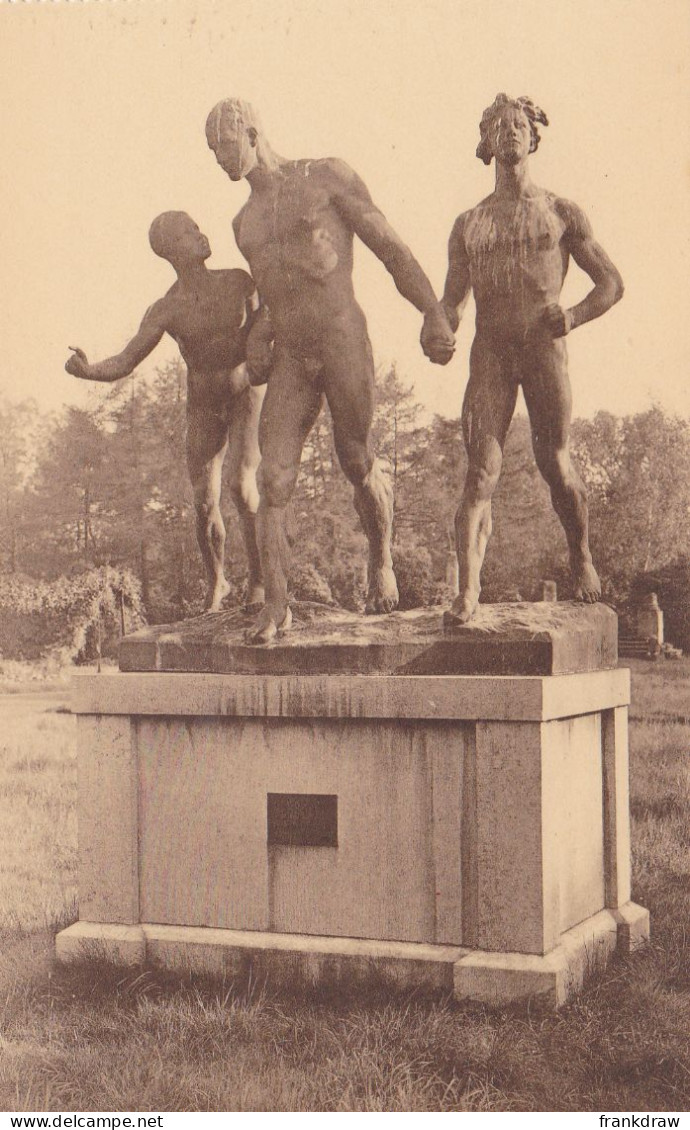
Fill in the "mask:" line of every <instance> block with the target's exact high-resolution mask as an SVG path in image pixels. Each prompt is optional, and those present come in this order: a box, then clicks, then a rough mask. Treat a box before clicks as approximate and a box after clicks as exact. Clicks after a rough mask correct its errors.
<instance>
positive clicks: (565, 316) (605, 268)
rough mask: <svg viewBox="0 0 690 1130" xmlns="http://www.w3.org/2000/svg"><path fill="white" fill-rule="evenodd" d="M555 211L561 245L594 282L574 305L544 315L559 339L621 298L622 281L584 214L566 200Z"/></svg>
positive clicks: (597, 315) (554, 334)
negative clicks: (561, 229)
mask: <svg viewBox="0 0 690 1130" xmlns="http://www.w3.org/2000/svg"><path fill="white" fill-rule="evenodd" d="M559 212H560V214H561V216H562V217H563V219H564V220H565V222H566V229H565V233H564V236H563V238H564V240H565V246H566V247H567V249H568V251H569V252H570V254H571V255H572V257H573V259H574V260H575V262H576V263H577V265H578V267H580V268H581V269H582V270H583V271H585V273H586V274H588V275H589V277H590V279H591V280H592V282H593V283H594V286H593V287H592V289H591V290H590V292H589V294H588V295H586V296H585V298H583V300H582V302H579V303H578V304H577V306H571V307H570V309H569V310H563V309H562V308H561V307H560V306H550V307H549V308H548V310H547V311H546V313H545V315H544V316H545V318H546V321H547V324H548V326H549V329H550V330H551V332H552V334H553V336H554V337H563V336H564V335H565V334H567V333H569V332H570V330H574V329H576V328H577V327H578V326H581V325H582V323H583V322H591V321H592V319H593V318H600V317H601V315H602V314H605V313H606V311H607V310H610V308H611V307H612V306H613V305H614V304H615V303H616V302H618V301H619V300H620V299H621V298H622V297H623V290H624V287H623V280H622V278H621V276H620V274H619V272H618V271H617V269H616V267H615V266H614V265H613V263H612V262H611V260H610V259H609V257H608V255H607V254H606V252H605V251H604V249H603V247H601V245H600V244H598V243H597V241H596V240H595V238H594V235H593V234H592V228H591V226H590V223H589V220H588V219H587V217H586V216H585V214H584V212H583V211H582V210H581V209H580V208H578V207H577V205H576V204H572V203H570V201H566V200H562V201H559Z"/></svg>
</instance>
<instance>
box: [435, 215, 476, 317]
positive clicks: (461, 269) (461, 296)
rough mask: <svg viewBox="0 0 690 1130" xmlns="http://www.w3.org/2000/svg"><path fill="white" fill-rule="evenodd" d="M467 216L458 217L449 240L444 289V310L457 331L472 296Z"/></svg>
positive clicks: (442, 300)
mask: <svg viewBox="0 0 690 1130" xmlns="http://www.w3.org/2000/svg"><path fill="white" fill-rule="evenodd" d="M465 216H466V213H463V215H462V216H458V218H457V220H456V221H455V223H454V224H453V230H452V232H451V233H450V239H449V240H448V274H447V275H446V285H445V287H444V289H443V298H442V299H441V302H442V303H443V308H444V310H445V312H446V317H447V318H448V321H449V322H450V325H451V328H452V329H453V330H457V328H458V326H459V325H460V319H461V317H462V312H463V310H464V309H465V306H466V305H467V299H468V298H469V296H470V288H471V284H470V264H469V260H468V258H467V250H466V248H465Z"/></svg>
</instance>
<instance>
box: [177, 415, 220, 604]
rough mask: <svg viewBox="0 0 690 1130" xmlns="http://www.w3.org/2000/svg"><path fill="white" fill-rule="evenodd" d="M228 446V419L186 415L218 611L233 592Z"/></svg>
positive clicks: (203, 546)
mask: <svg viewBox="0 0 690 1130" xmlns="http://www.w3.org/2000/svg"><path fill="white" fill-rule="evenodd" d="M227 446H228V428H227V422H226V421H225V419H224V418H223V417H222V416H220V415H216V414H215V413H211V412H208V411H207V410H206V409H200V408H191V409H189V410H188V415H187V466H188V468H189V477H190V480H191V483H192V489H193V491H194V509H195V511H196V537H197V542H198V544H199V551H200V553H201V559H202V561H203V563H204V569H205V571H206V576H207V581H208V590H207V596H206V605H205V607H206V610H207V611H208V612H217V611H218V609H219V608H220V606H221V603H222V601H223V599H224V597H226V596H227V594H228V593H229V591H230V586H229V584H228V582H227V581H226V579H225V571H224V562H225V526H224V524H223V517H222V515H221V512H220V491H221V476H222V471H223V460H224V458H225V452H226V450H227Z"/></svg>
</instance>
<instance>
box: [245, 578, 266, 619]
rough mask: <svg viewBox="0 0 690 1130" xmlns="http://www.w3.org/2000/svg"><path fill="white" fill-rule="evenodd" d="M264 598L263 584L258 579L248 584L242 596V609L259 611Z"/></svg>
mask: <svg viewBox="0 0 690 1130" xmlns="http://www.w3.org/2000/svg"><path fill="white" fill-rule="evenodd" d="M265 600H266V594H265V593H264V586H263V585H262V584H261V583H260V582H259V581H256V582H255V583H253V584H252V583H250V584H248V585H247V592H246V594H245V598H244V611H245V612H260V611H261V609H262V608H263V606H264V602H265Z"/></svg>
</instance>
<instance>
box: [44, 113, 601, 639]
mask: <svg viewBox="0 0 690 1130" xmlns="http://www.w3.org/2000/svg"><path fill="white" fill-rule="evenodd" d="M540 124H541V125H547V124H548V123H547V119H546V116H545V114H544V113H543V111H541V110H540V109H539V108H538V107H536V106H535V105H534V104H533V103H532V102H531V101H530V100H529V99H527V98H519V99H511V98H508V97H507V96H506V95H505V94H499V95H498V96H497V97H496V99H495V100H494V102H493V104H492V105H491V106H490V107H489V108H488V109H487V110H486V111H485V112H484V115H483V117H482V120H481V125H480V143H479V147H478V149H477V156H478V157H480V159H482V160H483V161H484V162H485V164H487V165H488V164H490V163H491V161H492V160H494V161H495V166H496V184H495V189H494V192H493V193H491V195H490V196H488V197H487V198H486V199H485V200H483V201H482V202H481V203H480V204H478V205H477V206H476V207H475V208H472V209H470V210H469V211H468V212H465V213H463V214H462V215H461V216H459V217H458V219H457V220H456V222H455V225H454V227H453V230H452V232H451V236H450V241H449V264H448V274H447V278H446V283H445V288H444V293H443V298H442V300H441V302H438V301H437V299H436V296H435V294H434V291H433V289H432V287H431V284H430V282H429V280H428V279H427V277H426V275H425V274H424V272H423V270H422V269H421V267H420V266H419V264H418V263H417V261H416V259H415V258H414V256H413V255H412V253H411V251H410V250H409V248H408V247H407V246H406V245H405V244H404V243H403V242H402V240H401V239H400V238H399V237H398V235H397V234H396V233H395V231H393V229H392V228H391V226H390V225H389V224H388V222H387V221H386V219H385V217H384V215H383V214H382V212H381V211H380V210H379V209H378V208H377V207H376V205H375V204H374V203H373V201H372V200H371V197H370V196H369V193H368V191H367V189H366V186H365V185H364V183H363V182H362V181H361V180H360V178H359V177H358V176H357V174H356V173H355V172H353V170H352V169H350V168H349V167H348V166H347V165H346V164H345V163H344V162H343V161H339V160H337V159H334V158H326V159H321V160H297V161H293V160H286V159H285V158H283V157H280V156H279V155H278V154H277V153H276V152H275V151H274V150H273V149H272V147H271V146H270V144H269V143H268V140H267V139H266V136H265V134H264V132H263V129H262V127H261V124H260V122H259V119H258V117H257V115H256V113H255V111H254V109H253V108H252V107H251V106H250V105H249V103H247V102H244V101H241V100H240V99H235V98H232V99H225V100H224V101H222V102H220V103H218V105H217V106H215V107H214V109H213V110H212V111H211V113H210V114H209V117H208V120H207V123H206V137H207V141H208V145H209V147H210V149H211V150H212V151H213V153H214V154H215V157H216V160H217V161H218V164H219V165H220V167H221V168H222V169H223V170H224V172H225V173H226V174H227V176H228V177H229V178H230V179H231V180H232V181H239V180H241V179H243V178H244V179H246V180H247V181H248V183H249V186H250V196H249V199H248V201H247V203H246V204H245V205H244V207H243V208H242V209H241V211H240V212H239V214H238V215H237V216H236V217H235V220H234V222H233V227H234V232H235V237H236V240H237V245H238V247H239V249H240V251H241V252H242V254H243V255H244V257H245V258H246V260H247V262H248V264H249V268H250V271H251V276H252V277H251V278H250V276H249V275H248V274H246V272H244V271H239V270H234V271H209V270H208V269H207V268H206V265H205V260H206V259H207V258H208V256H209V255H210V247H209V245H208V241H207V240H206V237H205V236H203V235H201V233H200V232H199V229H198V227H197V226H196V224H195V223H194V222H193V221H192V220H191V219H190V218H189V217H188V216H186V214H185V213H180V212H168V213H164V214H163V215H162V216H159V217H158V218H157V219H156V220H154V223H153V224H152V227H151V232H150V242H151V246H152V249H153V250H154V251H155V252H156V253H157V254H159V255H162V256H163V257H164V258H166V259H168V261H169V262H170V263H171V265H172V266H173V268H174V269H175V271H176V273H177V281H176V283H175V284H174V285H173V287H172V288H171V289H170V290H169V291H168V293H167V294H166V295H165V296H164V297H163V298H162V299H160V300H159V301H158V302H156V303H154V305H153V306H152V307H151V308H150V309H149V310H148V311H147V313H146V315H145V316H144V319H143V321H142V324H141V327H140V329H139V331H138V333H137V334H136V335H135V337H134V338H133V339H132V341H131V342H130V343H129V344H128V345H127V346H126V347H125V349H124V350H123V351H122V353H120V354H119V355H117V356H116V357H113V358H110V359H108V360H107V361H103V362H101V363H100V364H89V363H88V361H87V359H86V357H85V355H84V353H83V352H82V351H81V350H75V351H74V353H73V355H72V356H71V357H70V359H69V360H68V362H67V365H66V368H67V371H68V372H70V373H72V374H73V375H74V376H77V377H81V378H84V379H87V380H100V381H111V380H117V379H118V378H120V377H123V376H126V375H127V374H129V373H131V372H132V370H133V369H134V368H135V367H136V365H137V364H139V362H140V361H141V360H142V359H143V358H144V357H145V356H146V355H147V354H148V353H149V352H150V351H151V350H152V349H153V347H154V346H155V345H156V343H157V342H158V341H159V340H160V338H161V336H162V335H163V333H165V332H167V333H169V334H170V335H171V336H172V337H173V338H174V339H175V341H176V342H177V343H178V345H179V348H180V352H181V354H182V356H183V359H184V360H185V362H186V364H187V368H188V374H189V376H188V406H187V409H188V433H187V459H188V466H189V473H190V478H191V482H192V485H193V489H194V499H195V507H196V515H197V538H198V542H199V548H200V551H201V555H202V559H203V561H204V565H205V568H206V572H207V576H208V599H207V608H208V609H209V610H210V611H215V610H217V609H218V608H219V607H220V604H221V602H222V600H223V598H224V596H225V595H226V594H227V591H228V585H227V581H226V580H225V575H224V565H223V553H224V541H225V532H224V527H223V521H222V518H221V514H220V508H219V501H220V481H221V470H222V465H223V460H224V459H225V458H226V457H227V458H228V459H229V461H230V465H231V474H230V486H231V491H232V496H233V501H234V502H235V505H236V506H237V509H238V512H239V515H240V518H241V522H242V529H243V533H244V538H245V544H246V549H247V556H248V561H249V585H248V591H247V603H248V604H249V605H250V606H258V607H259V612H258V617H257V619H256V621H255V623H254V625H253V627H252V629H251V630H250V632H249V634H248V641H249V642H251V643H257V644H260V643H267V642H268V641H270V640H271V639H272V638H273V637H275V636H276V635H277V634H278V633H280V632H282V631H284V630H286V629H287V628H288V627H289V624H290V608H289V604H288V587H287V581H288V570H289V561H288V557H289V554H288V540H287V536H286V530H285V512H286V507H287V505H288V502H289V500H290V497H291V495H292V492H293V490H294V487H295V483H296V479H297V475H298V471H299V465H300V458H301V453H302V448H303V445H304V443H305V441H306V438H307V436H308V434H309V431H310V429H311V428H312V426H313V424H314V422H315V420H316V418H317V416H318V414H319V412H320V410H321V407H322V404H323V400H324V398H325V400H326V401H327V402H328V406H329V409H330V412H331V416H332V419H333V430H334V439H335V445H336V451H337V454H338V458H339V461H340V464H341V467H342V469H343V471H344V473H345V475H346V476H347V478H348V479H349V481H350V482H351V483H352V485H353V487H354V504H355V508H356V511H357V514H358V516H359V518H360V521H361V524H362V527H363V530H364V533H365V534H366V537H367V541H368V544H369V562H368V593H367V599H366V611H367V612H369V613H377V612H379V613H380V612H390V611H392V610H393V609H394V608H395V607H396V605H397V601H398V592H397V586H396V581H395V575H394V573H393V565H392V558H391V529H392V509H393V507H392V494H391V488H390V485H389V482H388V479H387V477H386V474H385V472H384V470H383V468H382V466H381V464H380V463H379V461H378V460H377V459H376V456H375V453H374V452H373V451H372V448H371V441H370V429H371V421H372V415H373V393H374V366H373V360H372V352H371V346H370V343H369V338H368V335H367V326H366V320H365V317H364V314H363V313H362V310H361V309H360V307H359V306H358V304H357V302H356V299H355V296H354V291H353V287H352V258H353V239H354V236H355V235H357V236H359V238H360V239H361V240H362V241H363V242H364V243H365V244H366V245H367V246H368V247H369V248H370V249H371V250H372V251H373V252H374V254H375V255H376V256H377V257H378V258H379V259H380V260H381V261H382V262H383V264H384V265H385V267H386V268H387V270H388V271H389V272H390V274H391V275H392V277H393V281H394V282H395V285H396V287H397V289H398V290H399V292H400V293H401V295H402V296H403V297H404V298H406V299H407V300H408V301H409V302H411V303H412V304H413V305H414V306H415V307H416V308H417V309H418V310H419V312H420V313H421V314H422V315H423V326H422V331H421V344H422V348H423V350H424V353H425V354H426V356H427V357H428V358H429V359H430V360H431V361H432V362H434V363H436V364H441V365H445V364H447V363H448V362H449V361H450V359H451V357H452V356H453V351H454V331H455V330H456V329H457V326H458V324H459V320H460V315H461V313H462V309H463V308H464V306H465V304H466V302H467V299H468V297H469V294H470V291H471V290H472V291H473V293H474V298H475V303H476V310H477V317H476V334H475V338H474V342H473V344H472V350H471V356H470V377H469V382H468V385H467V390H466V393H465V399H464V404H463V412H462V424H463V435H464V440H465V445H466V447H467V453H468V460H469V466H468V472H467V478H466V482H465V487H464V491H463V495H462V500H461V503H460V506H459V509H458V512H457V515H456V519H455V528H456V548H457V555H458V563H459V577H460V591H459V595H458V597H457V598H456V600H455V601H454V603H453V606H452V609H451V610H450V611H449V612H448V613H447V614H446V620H447V621H449V622H450V623H451V624H452V623H459V624H461V623H465V622H466V621H468V620H470V619H471V617H472V615H473V614H474V612H475V610H476V607H477V603H478V600H479V592H480V571H481V566H482V561H483V558H484V552H485V550H486V545H487V542H488V539H489V536H490V533H491V496H492V493H493V491H494V488H495V486H496V484H497V481H498V477H499V474H500V469H501V459H502V451H503V444H504V442H505V438H506V434H507V431H508V427H509V424H510V421H511V418H512V415H513V412H514V409H515V403H516V398H517V393H518V389H519V387H520V386H522V389H523V392H524V396H525V401H526V403H527V409H528V412H529V417H530V423H531V428H532V442H533V447H534V453H535V458H536V461H537V465H538V467H539V470H540V472H541V474H542V475H543V477H544V479H545V480H546V482H547V483H548V485H549V488H550V491H551V498H552V501H553V506H554V509H555V511H556V513H557V515H558V517H559V519H560V521H561V524H562V526H563V529H564V531H565V535H566V539H567V543H568V549H569V554H570V562H571V571H572V578H573V595H574V596H575V598H576V599H578V600H582V601H585V602H593V601H596V600H597V599H598V598H599V596H600V591H601V590H600V584H599V578H598V577H597V574H596V572H595V569H594V566H593V564H592V558H591V554H590V551H589V543H588V532H587V501H586V497H585V491H584V487H583V486H582V483H581V482H580V480H579V478H578V476H577V474H576V472H575V470H574V468H573V466H572V464H571V461H570V456H569V452H568V436H569V427H570V418H571V395H570V384H569V379H568V373H567V358H566V347H565V342H564V340H563V339H564V337H565V336H566V335H567V334H568V333H569V332H570V330H572V329H575V328H576V327H577V326H579V325H581V324H582V323H583V322H586V321H589V320H591V319H592V318H597V317H599V316H600V315H601V314H603V313H605V312H606V310H608V309H609V307H610V306H612V305H613V304H614V303H615V302H617V301H618V299H619V298H620V297H621V295H622V293H623V285H622V282H621V278H620V275H619V274H618V271H617V270H616V268H615V267H614V265H613V264H612V263H611V261H610V259H609V258H608V256H607V255H606V253H605V252H604V251H603V249H602V248H601V247H600V246H599V244H597V243H596V241H595V240H594V238H593V236H592V232H591V228H590V226H589V223H588V221H587V219H586V217H585V216H584V214H583V213H582V212H581V210H580V209H579V208H578V207H577V206H576V205H575V204H572V203H571V202H570V201H567V200H564V199H561V198H559V197H557V196H555V195H554V194H553V193H551V192H548V191H545V190H544V189H541V188H537V187H536V186H535V185H534V184H533V183H532V181H531V179H530V175H529V156H530V154H531V153H533V152H534V150H535V149H536V148H537V145H538V143H539V133H538V126H539V125H540ZM571 257H572V258H573V259H574V260H575V262H576V263H577V265H578V266H579V267H580V268H582V270H584V271H585V273H586V274H587V275H589V277H590V278H591V280H592V282H593V284H594V286H593V288H592V290H591V291H590V292H589V294H588V295H587V296H586V297H585V299H584V300H583V301H582V302H580V303H579V304H578V305H576V306H574V307H572V308H571V309H567V310H564V309H563V308H562V307H561V306H560V305H559V297H560V292H561V288H562V285H563V281H564V279H565V275H566V271H567V269H568V263H569V260H570V258H571ZM252 280H254V281H252ZM264 384H265V385H266V391H265V396H264V395H263V388H262V387H261V386H262V385H264ZM226 453H227V456H226ZM259 453H260V454H259Z"/></svg>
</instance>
